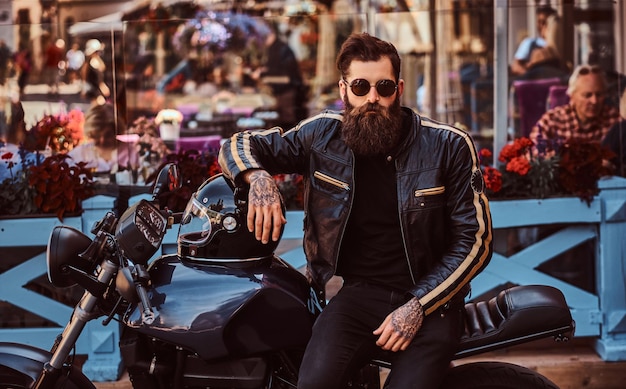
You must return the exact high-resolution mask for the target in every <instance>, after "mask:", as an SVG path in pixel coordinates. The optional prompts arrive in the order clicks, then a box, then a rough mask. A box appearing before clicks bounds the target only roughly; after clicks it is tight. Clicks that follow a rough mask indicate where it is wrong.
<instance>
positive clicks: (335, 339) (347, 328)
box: [298, 283, 463, 389]
mask: <svg viewBox="0 0 626 389" xmlns="http://www.w3.org/2000/svg"><path fill="white" fill-rule="evenodd" d="M409 299H410V296H407V294H405V293H401V292H397V291H392V290H388V289H386V288H382V287H379V286H373V285H367V284H363V283H355V284H346V285H344V286H343V287H342V288H341V290H340V291H339V293H338V294H337V295H336V296H335V297H333V298H332V299H331V300H330V302H329V304H328V305H327V306H326V307H325V308H324V310H323V312H322V313H321V315H320V316H319V317H318V319H317V321H316V322H315V324H314V326H313V334H312V336H311V340H310V341H309V344H308V346H307V349H306V351H305V354H304V358H303V361H302V366H301V368H300V376H299V379H298V389H312V388H319V389H332V388H344V387H345V385H346V383H347V382H348V381H349V379H350V377H351V376H352V375H353V374H355V373H356V372H357V371H358V369H359V368H360V367H362V366H363V365H365V364H366V363H367V362H368V361H369V360H370V359H372V358H373V357H374V356H376V355H377V354H378V353H379V352H380V350H381V349H380V348H379V347H378V346H376V340H377V339H378V336H374V335H373V334H372V332H373V331H374V330H375V329H376V328H378V326H379V325H380V324H381V323H382V322H383V320H384V319H385V317H386V316H387V315H388V314H389V313H390V312H392V311H393V310H394V309H396V308H397V307H399V306H401V305H402V304H404V303H406V302H407V301H408V300H409ZM462 306H463V305H462V301H461V300H459V301H458V302H456V303H454V304H452V305H450V306H449V307H447V308H445V309H440V310H438V311H436V312H433V313H432V314H430V315H428V316H427V317H426V318H425V319H424V322H423V324H422V327H421V328H420V330H419V331H418V332H417V335H416V336H415V338H414V339H413V341H412V342H411V344H410V345H409V347H408V348H407V349H406V350H405V351H400V352H397V353H391V352H390V353H391V354H392V356H393V358H394V359H393V361H392V370H391V372H390V374H389V376H388V377H387V382H386V383H385V388H389V389H391V388H396V389H410V388H428V389H433V388H437V387H439V385H440V384H441V381H442V380H443V378H444V376H445V373H446V371H447V369H448V368H449V365H450V360H451V359H452V356H453V355H454V353H455V351H456V347H457V346H458V343H459V339H460V337H461V334H462V331H463V317H462V314H461V308H462Z"/></svg>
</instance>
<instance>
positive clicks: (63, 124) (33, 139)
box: [24, 109, 85, 153]
mask: <svg viewBox="0 0 626 389" xmlns="http://www.w3.org/2000/svg"><path fill="white" fill-rule="evenodd" d="M84 123H85V115H84V114H83V112H82V111H80V110H78V109H73V110H71V111H69V112H67V113H59V114H51V115H45V116H44V117H43V118H41V119H40V120H39V121H38V122H37V123H36V124H35V125H34V126H33V127H32V128H31V129H30V130H29V131H28V133H27V135H26V140H25V142H24V146H25V147H26V149H27V150H31V151H35V150H49V151H50V152H52V153H55V152H67V151H70V150H71V149H73V148H74V146H76V145H78V143H79V142H80V141H81V140H82V139H83V124H84Z"/></svg>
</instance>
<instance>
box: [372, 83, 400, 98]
mask: <svg viewBox="0 0 626 389" xmlns="http://www.w3.org/2000/svg"><path fill="white" fill-rule="evenodd" d="M376 92H378V94H379V95H381V96H382V97H389V96H391V95H393V94H394V93H395V92H396V83H395V82H393V81H391V80H380V81H378V82H377V83H376Z"/></svg>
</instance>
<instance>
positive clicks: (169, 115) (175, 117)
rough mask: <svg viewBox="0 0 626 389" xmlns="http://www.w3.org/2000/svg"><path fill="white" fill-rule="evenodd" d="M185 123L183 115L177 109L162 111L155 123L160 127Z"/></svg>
mask: <svg viewBox="0 0 626 389" xmlns="http://www.w3.org/2000/svg"><path fill="white" fill-rule="evenodd" d="M182 121H183V114H182V113H181V112H180V111H177V110H175V109H162V110H160V111H159V112H158V113H157V115H156V117H155V118H154V123H155V124H156V125H157V126H159V125H161V124H163V123H166V124H180V123H182Z"/></svg>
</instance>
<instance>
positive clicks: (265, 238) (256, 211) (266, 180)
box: [246, 170, 287, 244]
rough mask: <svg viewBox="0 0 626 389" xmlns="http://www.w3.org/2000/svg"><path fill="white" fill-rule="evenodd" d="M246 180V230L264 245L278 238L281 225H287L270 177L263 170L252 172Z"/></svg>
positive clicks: (275, 187)
mask: <svg viewBox="0 0 626 389" xmlns="http://www.w3.org/2000/svg"><path fill="white" fill-rule="evenodd" d="M246 180H247V181H248V182H249V183H250V193H249V194H248V218H247V224H248V230H249V231H250V232H254V235H255V237H256V239H257V240H260V241H261V242H263V243H264V244H265V243H267V242H269V239H270V232H271V234H272V240H273V241H277V240H278V239H279V238H280V232H281V230H282V228H281V227H282V225H283V224H285V223H287V219H285V215H283V210H282V206H281V201H280V200H281V198H280V196H281V195H280V191H279V190H278V187H277V186H276V182H274V179H273V178H272V176H271V175H270V174H269V173H268V172H266V171H265V170H253V171H251V172H250V173H249V174H248V175H247V176H246Z"/></svg>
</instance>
